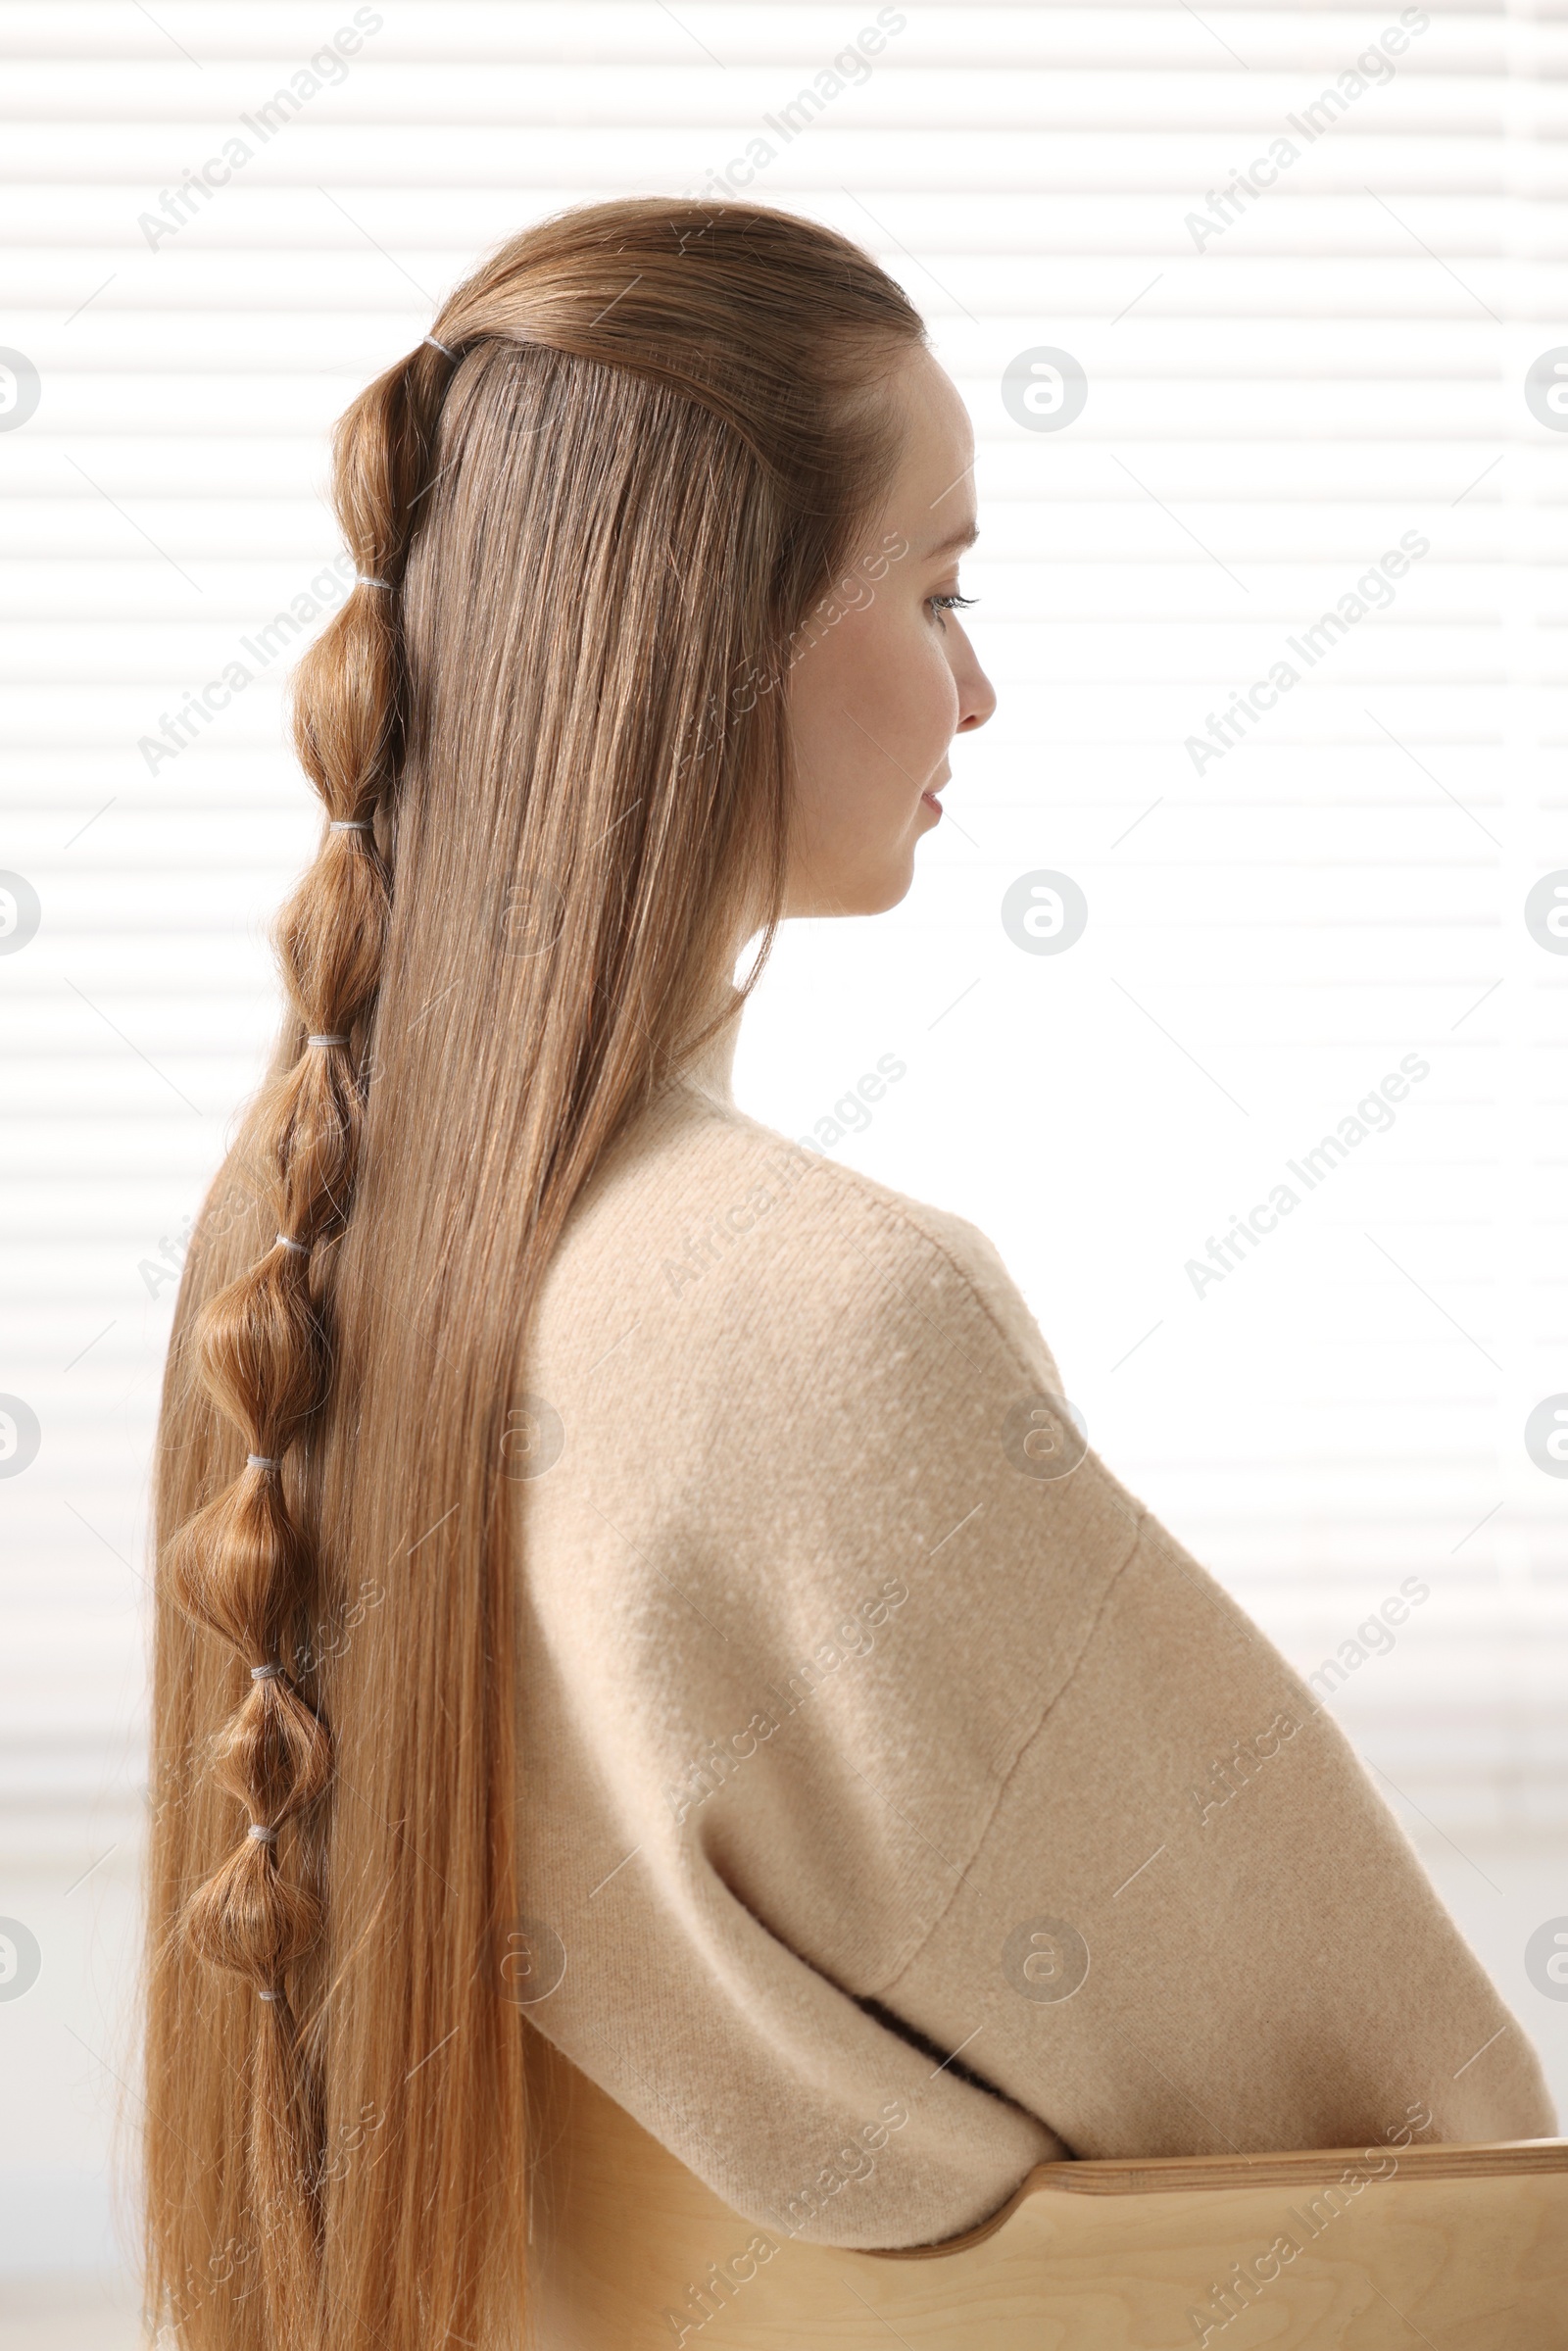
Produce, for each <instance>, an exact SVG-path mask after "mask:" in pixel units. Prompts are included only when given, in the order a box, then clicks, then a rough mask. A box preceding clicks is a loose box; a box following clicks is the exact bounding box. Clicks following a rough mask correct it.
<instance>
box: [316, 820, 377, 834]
mask: <svg viewBox="0 0 1568 2351" xmlns="http://www.w3.org/2000/svg"><path fill="white" fill-rule="evenodd" d="M326 829H327V831H328V832H329V833H368V832H369V831H371V830H372V827H371V824H370V819H369V817H368V816H334V817H333V819H332V821H331V823H330V824H329V825H328V826H327V828H326Z"/></svg>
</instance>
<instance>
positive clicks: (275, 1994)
mask: <svg viewBox="0 0 1568 2351" xmlns="http://www.w3.org/2000/svg"><path fill="white" fill-rule="evenodd" d="M256 1997H257V1998H258V1999H259V2000H281V1998H282V1997H283V1995H282V1993H281V1992H280V1991H259V1992H258V1993H257V1995H256Z"/></svg>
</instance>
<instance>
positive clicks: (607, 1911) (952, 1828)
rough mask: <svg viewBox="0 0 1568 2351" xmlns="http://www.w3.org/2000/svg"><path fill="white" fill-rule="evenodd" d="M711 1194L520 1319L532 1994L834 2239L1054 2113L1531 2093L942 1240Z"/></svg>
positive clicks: (894, 2239) (693, 2132) (1204, 1584)
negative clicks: (536, 1345)
mask: <svg viewBox="0 0 1568 2351" xmlns="http://www.w3.org/2000/svg"><path fill="white" fill-rule="evenodd" d="M748 1197H751V1196H748ZM747 1230H748V1234H749V1238H748V1241H747V1245H746V1247H745V1249H734V1250H732V1251H730V1252H729V1253H728V1254H727V1255H722V1256H717V1257H715V1258H714V1260H713V1261H711V1262H705V1264H704V1268H703V1271H702V1274H701V1279H700V1281H697V1282H695V1283H690V1282H687V1281H684V1280H683V1281H682V1282H680V1283H677V1284H674V1285H671V1284H670V1283H669V1282H668V1281H667V1280H665V1281H664V1282H663V1284H662V1286H661V1282H660V1279H659V1275H658V1270H657V1268H658V1260H657V1259H656V1260H654V1261H653V1264H652V1266H651V1270H650V1276H649V1279H648V1281H647V1282H646V1283H645V1284H644V1286H643V1287H642V1288H641V1289H637V1288H635V1286H633V1288H632V1289H630V1290H627V1291H625V1292H623V1293H622V1294H621V1295H620V1296H618V1297H617V1299H616V1310H617V1316H618V1319H619V1321H620V1322H621V1323H622V1324H623V1326H624V1327H625V1329H626V1330H627V1331H629V1332H630V1333H631V1337H630V1338H629V1339H628V1340H627V1341H626V1342H625V1343H624V1344H621V1343H619V1342H617V1344H616V1346H615V1347H614V1349H613V1352H612V1353H611V1354H610V1355H609V1356H608V1357H607V1355H606V1353H605V1347H606V1344H607V1342H606V1341H605V1339H604V1337H603V1334H602V1333H601V1334H596V1333H595V1332H594V1331H593V1330H592V1329H591V1328H577V1327H576V1326H575V1325H573V1324H572V1323H571V1321H570V1319H569V1318H568V1317H565V1316H562V1315H558V1316H556V1317H555V1318H554V1319H553V1320H552V1318H551V1317H550V1316H548V1315H547V1316H546V1317H545V1324H544V1337H543V1339H542V1341H541V1351H540V1353H539V1356H538V1358H537V1361H536V1367H535V1376H536V1378H537V1380H538V1383H539V1386H540V1389H541V1392H542V1393H543V1394H544V1395H545V1396H547V1397H549V1398H550V1399H551V1403H552V1406H553V1408H555V1409H556V1410H557V1411H558V1413H559V1418H560V1424H561V1427H562V1428H563V1429H564V1431H565V1432H566V1433H567V1435H568V1437H569V1440H570V1442H568V1443H566V1444H564V1448H563V1449H562V1452H561V1458H560V1461H559V1464H557V1465H556V1466H553V1467H552V1468H551V1470H550V1472H549V1475H548V1476H541V1477H539V1478H538V1479H537V1480H536V1481H534V1482H533V1483H532V1484H530V1485H529V1487H528V1488H527V1489H526V1490H525V1500H526V1512H527V1524H526V1529H525V1552H526V1555H527V1556H528V1557H529V1559H530V1560H531V1562H532V1565H531V1568H530V1572H529V1592H528V1597H529V1649H530V1664H529V1669H528V1674H527V1680H526V1691H525V1704H524V1708H523V1748H524V1755H525V1772H526V1775H527V1777H526V1782H525V1793H524V1797H523V1803H522V1813H523V1818H524V1823H525V1843H526V1847H527V1852H528V1872H527V1887H528V1901H529V1918H528V1920H527V1921H525V1922H523V1927H522V1934H523V1942H524V1947H525V1948H526V1949H527V1950H528V1951H529V1953H530V1954H531V1956H530V1959H529V1962H528V1966H529V1968H530V1969H531V1971H532V1972H531V1974H530V1975H529V1977H528V1982H529V1984H530V1989H529V1991H528V1994H527V1998H528V2003H529V2006H530V2013H531V2015H532V2018H533V2021H534V2022H535V2023H536V2024H537V2025H538V2026H539V2027H540V2028H541V2029H542V2030H543V2031H544V2032H545V2033H547V2034H548V2035H549V2037H551V2038H552V2039H553V2040H555V2041H556V2042H557V2045H558V2046H559V2047H561V2048H562V2049H563V2050H564V2053H565V2054H566V2055H567V2056H568V2057H569V2058H571V2059H572V2060H573V2062H575V2063H576V2064H578V2065H579V2066H580V2067H581V2068H582V2069H583V2070H584V2071H585V2072H587V2073H588V2074H590V2075H591V2076H592V2077H593V2079H595V2080H596V2081H597V2082H600V2084H601V2086H603V2087H604V2088H606V2089H608V2090H609V2091H610V2093H611V2094H612V2095H613V2097H615V2098H617V2099H618V2100H619V2102H620V2103H621V2104H622V2105H624V2106H626V2107H627V2108H628V2109H629V2110H630V2111H631V2112H632V2113H634V2114H635V2115H636V2116H637V2117H638V2119H639V2120H641V2121H642V2122H643V2123H644V2124H645V2125H646V2127H647V2128H648V2129H650V2130H651V2131H653V2132H654V2133H655V2135H656V2136H658V2137H660V2138H661V2139H662V2140H663V2142H664V2143H665V2144H666V2145H667V2146H669V2147H671V2148H672V2149H673V2151H674V2152H675V2153H676V2154H678V2155H679V2156H681V2158H682V2159H683V2160H684V2161H685V2162H686V2163H687V2164H688V2165H689V2166H690V2167H691V2168H692V2169H693V2170H694V2171H696V2172H697V2173H698V2174H699V2176H700V2177H702V2178H703V2179H705V2180H707V2181H708V2183H709V2184H710V2185H711V2187H713V2188H714V2189H715V2191H716V2192H717V2193H718V2194H720V2195H721V2196H723V2197H724V2198H725V2199H726V2201H728V2202H729V2203H730V2204H731V2205H732V2206H733V2207H734V2208H735V2209H736V2210H737V2211H738V2212H739V2213H741V2214H743V2215H744V2216H746V2217H747V2218H749V2219H752V2220H754V2221H756V2222H758V2223H760V2224H762V2225H764V2226H767V2227H770V2228H772V2229H776V2230H778V2231H779V2232H780V2233H782V2234H790V2233H796V2234H800V2235H803V2236H806V2237H809V2238H811V2239H814V2240H816V2241H821V2242H828V2243H839V2244H846V2245H901V2244H917V2243H925V2242H934V2241H938V2240H940V2239H941V2238H942V2237H944V2236H947V2235H951V2234H953V2233H956V2231H958V2230H960V2229H965V2228H968V2227H970V2226H972V2225H974V2224H975V2223H976V2222H978V2221H980V2220H982V2219H983V2218H985V2217H986V2216H987V2215H988V2214H989V2213H990V2212H992V2211H994V2210H995V2209H996V2208H997V2206H998V2205H1000V2204H1001V2203H1002V2202H1003V2201H1004V2200H1005V2197H1006V2196H1007V2194H1008V2193H1010V2191H1011V2189H1012V2188H1013V2187H1014V2186H1016V2184H1017V2183H1018V2181H1019V2180H1021V2179H1022V2177H1023V2176H1024V2174H1025V2173H1026V2172H1027V2170H1028V2169H1029V2168H1030V2166H1031V2165H1032V2164H1033V2163H1035V2162H1038V2161H1042V2160H1049V2159H1051V2158H1052V2157H1055V2156H1060V2155H1062V2154H1066V2153H1073V2154H1078V2155H1158V2154H1173V2153H1211V2152H1212V2153H1221V2152H1226V2151H1240V2152H1255V2151H1260V2150H1265V2149H1270V2148H1289V2147H1301V2146H1313V2145H1319V2146H1339V2145H1351V2144H1361V2143H1368V2144H1370V2143H1371V2142H1372V2141H1374V2140H1384V2139H1395V2138H1397V2137H1398V2136H1399V2134H1400V2133H1403V2134H1404V2135H1405V2136H1406V2137H1408V2136H1409V2135H1410V2134H1412V2133H1414V2132H1419V2133H1420V2134H1421V2135H1424V2136H1427V2137H1431V2138H1440V2139H1441V2138H1449V2139H1457V2138H1503V2137H1520V2136H1532V2135H1541V2134H1545V2133H1549V2132H1550V2131H1552V2129H1553V2127H1554V2124H1553V2116H1552V2112H1551V2108H1550V2104H1549V2101H1548V2100H1547V2097H1546V2094H1545V2090H1544V2082H1543V2078H1542V2074H1541V2070H1540V2066H1539V2062H1538V2060H1537V2058H1536V2056H1535V2053H1534V2051H1533V2050H1532V2048H1531V2047H1530V2044H1529V2043H1528V2041H1527V2040H1526V2038H1525V2036H1524V2035H1523V2033H1521V2031H1520V2030H1519V2027H1518V2025H1517V2024H1516V2022H1515V2021H1514V2019H1513V2018H1512V2017H1511V2016H1510V2015H1509V2013H1508V2011H1507V2010H1506V2008H1505V2007H1504V2006H1503V2005H1502V2003H1501V2001H1500V2000H1499V1998H1498V1996H1497V1994H1496V1992H1495V1989H1494V1988H1493V1986H1492V1984H1491V1983H1490V1982H1489V1980H1488V1978H1487V1977H1486V1975H1485V1973H1484V1971H1483V1970H1482V1969H1481V1967H1480V1965H1479V1963H1478V1962H1477V1960H1476V1959H1475V1957H1474V1956H1473V1954H1472V1953H1471V1952H1470V1951H1469V1949H1468V1948H1467V1946H1466V1945H1465V1943H1464V1941H1463V1939H1462V1938H1461V1936H1460V1935H1459V1933H1458V1931H1457V1929H1456V1927H1455V1926H1454V1924H1453V1922H1452V1920H1451V1919H1450V1918H1449V1917H1448V1915H1447V1914H1446V1911H1445V1910H1444V1908H1443V1907H1442V1905H1441V1903H1440V1902H1439V1900H1438V1898H1437V1896H1436V1894H1435V1893H1434V1891H1433V1889H1432V1887H1431V1886H1430V1884H1429V1882H1428V1881H1427V1879H1426V1878H1425V1876H1424V1873H1423V1872H1422V1870H1421V1868H1420V1865H1419V1862H1418V1860H1417V1858H1416V1856H1415V1854H1414V1851H1413V1849H1412V1848H1411V1847H1410V1845H1409V1844H1408V1842H1407V1840H1406V1839H1405V1838H1404V1837H1403V1835H1402V1833H1401V1832H1400V1831H1399V1829H1398V1827H1397V1823H1396V1822H1395V1820H1394V1819H1393V1817H1392V1815H1391V1814H1390V1813H1389V1811H1388V1809H1387V1807H1386V1806H1385V1805H1384V1804H1383V1802H1382V1800H1381V1798H1380V1797H1379V1796H1378V1795H1377V1794H1376V1792H1375V1790H1374V1789H1373V1788H1372V1787H1371V1786H1370V1784H1369V1782H1368V1780H1367V1778H1366V1776H1365V1774H1364V1773H1363V1772H1362V1770H1361V1768H1360V1766H1359V1764H1358V1763H1357V1761H1356V1759H1355V1757H1354V1755H1353V1753H1352V1752H1351V1750H1350V1749H1349V1747H1348V1744H1347V1742H1346V1740H1345V1739H1344V1738H1343V1737H1342V1735H1341V1734H1340V1733H1339V1731H1338V1729H1337V1728H1336V1726H1335V1725H1334V1723H1333V1721H1332V1720H1331V1718H1330V1717H1329V1716H1328V1715H1327V1714H1326V1713H1324V1711H1323V1710H1322V1709H1321V1707H1319V1706H1317V1705H1316V1704H1315V1703H1314V1701H1313V1699H1312V1697H1311V1694H1310V1692H1309V1691H1308V1690H1306V1689H1305V1687H1304V1685H1303V1684H1302V1683H1301V1682H1300V1680H1299V1678H1298V1677H1297V1676H1296V1675H1295V1674H1294V1673H1293V1672H1292V1670H1291V1669H1290V1667H1289V1666H1288V1665H1287V1664H1286V1662H1285V1661H1284V1659H1283V1658H1282V1657H1281V1656H1280V1654H1279V1653H1278V1651H1277V1650H1276V1649H1275V1648H1274V1647H1273V1646H1272V1645H1271V1644H1270V1643H1269V1641H1267V1640H1266V1639H1265V1638H1264V1636H1263V1635H1262V1634H1261V1632H1260V1631H1259V1630H1258V1628H1257V1627H1256V1626H1255V1625H1253V1624H1252V1623H1251V1622H1250V1619H1249V1618H1248V1617H1247V1615H1246V1614H1245V1612H1244V1611H1243V1610H1242V1609H1240V1608H1239V1607H1238V1606H1237V1605H1236V1603H1235V1602H1234V1601H1233V1600H1231V1599H1230V1598H1229V1596H1228V1595H1227V1594H1226V1593H1225V1592H1223V1591H1222V1589H1221V1588H1220V1587H1219V1586H1218V1584H1217V1583H1215V1581H1214V1580H1213V1579H1212V1578H1211V1577H1209V1576H1208V1575H1207V1574H1206V1573H1205V1572H1204V1571H1203V1569H1202V1568H1201V1567H1200V1566H1199V1565H1198V1563H1197V1562H1196V1561H1194V1560H1192V1559H1191V1558H1189V1557H1188V1555H1187V1554H1186V1553H1185V1551H1183V1550H1182V1548H1181V1546H1180V1545H1179V1544H1178V1543H1175V1542H1174V1541H1173V1540H1172V1539H1171V1538H1170V1537H1169V1536H1168V1535H1166V1534H1165V1533H1164V1531H1163V1530H1162V1529H1160V1528H1159V1527H1158V1526H1157V1525H1156V1524H1155V1523H1154V1522H1153V1521H1152V1519H1151V1517H1150V1516H1149V1514H1148V1513H1147V1512H1146V1511H1145V1510H1144V1509H1143V1508H1142V1506H1141V1505H1140V1504H1139V1503H1138V1502H1137V1501H1136V1500H1135V1499H1134V1497H1133V1496H1131V1495H1130V1494H1128V1493H1127V1492H1126V1491H1125V1489H1124V1488H1122V1487H1121V1486H1120V1485H1119V1484H1118V1482H1117V1481H1116V1480H1115V1479H1114V1477H1113V1476H1112V1475H1111V1474H1110V1473H1109V1471H1108V1470H1107V1469H1106V1468H1105V1467H1104V1465H1103V1463H1102V1462H1101V1461H1100V1460H1099V1459H1098V1457H1097V1456H1096V1455H1095V1453H1094V1452H1093V1451H1092V1450H1091V1449H1089V1448H1088V1447H1087V1446H1086V1445H1085V1444H1084V1441H1083V1439H1082V1437H1081V1436H1080V1435H1079V1433H1078V1431H1077V1429H1076V1428H1075V1426H1074V1425H1073V1422H1072V1419H1071V1417H1070V1415H1069V1414H1068V1412H1067V1410H1066V1409H1065V1407H1064V1406H1063V1404H1062V1402H1061V1389H1060V1381H1059V1378H1058V1376H1057V1373H1056V1370H1055V1366H1054V1363H1053V1361H1052V1359H1051V1356H1050V1353H1049V1351H1048V1350H1047V1348H1046V1347H1045V1344H1044V1341H1043V1340H1042V1338H1041V1336H1040V1333H1039V1331H1038V1330H1037V1329H1036V1327H1035V1324H1034V1322H1033V1319H1032V1317H1031V1316H1030V1314H1029V1312H1028V1309H1027V1307H1026V1305H1025V1304H1024V1301H1023V1300H1022V1298H1021V1297H1020V1296H1019V1294H1018V1292H1017V1290H1016V1288H1015V1287H1014V1285H1013V1284H1012V1283H1011V1282H1010V1281H1009V1280H1008V1278H1007V1276H1006V1274H1005V1269H1004V1268H1003V1266H1002V1265H1001V1262H1000V1260H999V1259H998V1257H997V1255H996V1252H995V1250H994V1249H992V1248H991V1246H990V1244H989V1243H987V1242H986V1241H985V1240H984V1238H983V1236H981V1235H980V1234H979V1233H977V1232H976V1231H975V1230H974V1229H973V1228H972V1227H971V1226H969V1225H967V1224H965V1223H964V1222H963V1221H962V1220H961V1219H957V1218H954V1217H951V1216H945V1215H942V1214H941V1213H940V1212H937V1211H933V1210H928V1209H923V1208H920V1207H918V1206H917V1205H916V1204H915V1203H913V1202H908V1201H904V1200H901V1199H900V1198H899V1197H898V1196H896V1195H890V1194H887V1193H886V1192H885V1191H883V1190H882V1189H881V1188H879V1187H876V1186H874V1185H869V1184H866V1183H864V1182H863V1181H862V1180H861V1179H858V1178H855V1177H852V1176H850V1175H849V1174H848V1173H847V1171H844V1170H842V1169H837V1168H831V1167H829V1168H826V1169H824V1170H822V1171H821V1172H820V1173H817V1174H815V1175H813V1176H812V1177H811V1178H809V1179H808V1180H803V1181H802V1182H801V1183H800V1184H799V1186H798V1187H797V1188H795V1189H792V1190H791V1191H790V1192H789V1193H788V1196H787V1197H785V1196H784V1195H783V1194H782V1193H780V1195H779V1197H778V1199H777V1200H776V1201H775V1202H774V1205H773V1208H772V1212H771V1213H770V1214H769V1215H768V1217H767V1219H766V1221H765V1222H764V1221H762V1220H761V1219H760V1218H759V1219H757V1220H756V1222H755V1224H754V1226H753V1227H749V1228H747ZM663 1263H664V1266H665V1268H666V1270H667V1266H668V1260H667V1259H665V1260H664V1261H663ZM552 1333H555V1334H556V1335H555V1336H552Z"/></svg>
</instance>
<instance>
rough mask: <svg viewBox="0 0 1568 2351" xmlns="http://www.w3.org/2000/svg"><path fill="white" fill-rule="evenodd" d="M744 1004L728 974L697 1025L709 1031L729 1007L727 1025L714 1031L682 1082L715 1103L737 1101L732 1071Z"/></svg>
mask: <svg viewBox="0 0 1568 2351" xmlns="http://www.w3.org/2000/svg"><path fill="white" fill-rule="evenodd" d="M743 1002H744V999H743V998H742V996H741V992H740V990H739V989H738V988H737V987H736V985H735V983H734V981H733V980H731V979H730V978H729V977H728V975H727V974H725V975H724V977H722V978H721V979H720V980H719V981H718V983H717V985H716V986H715V988H714V990H713V993H712V996H711V999H710V1001H709V1002H708V1003H707V1004H705V1006H704V1008H703V1011H702V1013H701V1015H700V1016H699V1018H698V1020H697V1022H696V1024H695V1025H696V1028H697V1029H703V1028H706V1027H707V1026H708V1024H709V1022H710V1021H711V1020H712V1019H714V1018H716V1017H717V1015H718V1014H719V1013H720V1012H722V1011H724V1010H725V1008H726V1007H728V1017H727V1018H726V1019H725V1020H724V1022H723V1025H722V1026H721V1027H720V1028H718V1029H716V1030H714V1032H713V1034H712V1035H711V1037H710V1038H708V1040H707V1042H706V1043H705V1044H704V1045H703V1046H701V1047H700V1049H699V1050H698V1052H697V1053H696V1054H695V1056H694V1057H693V1059H692V1060H690V1061H689V1062H688V1063H687V1064H686V1066H685V1068H684V1069H683V1070H682V1071H681V1073H680V1081H681V1083H682V1084H683V1085H687V1086H695V1087H696V1088H697V1089H698V1091H699V1092H700V1093H702V1094H706V1095H708V1096H710V1097H711V1099H712V1100H713V1101H715V1102H727V1103H731V1104H732V1103H733V1102H734V1099H735V1098H734V1095H733V1094H732V1093H731V1091H730V1071H731V1069H732V1067H733V1065H734V1060H735V1043H736V1039H737V1038H738V1037H739V1035H740V1026H741V1023H740V1013H741V1006H742V1004H743Z"/></svg>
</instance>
